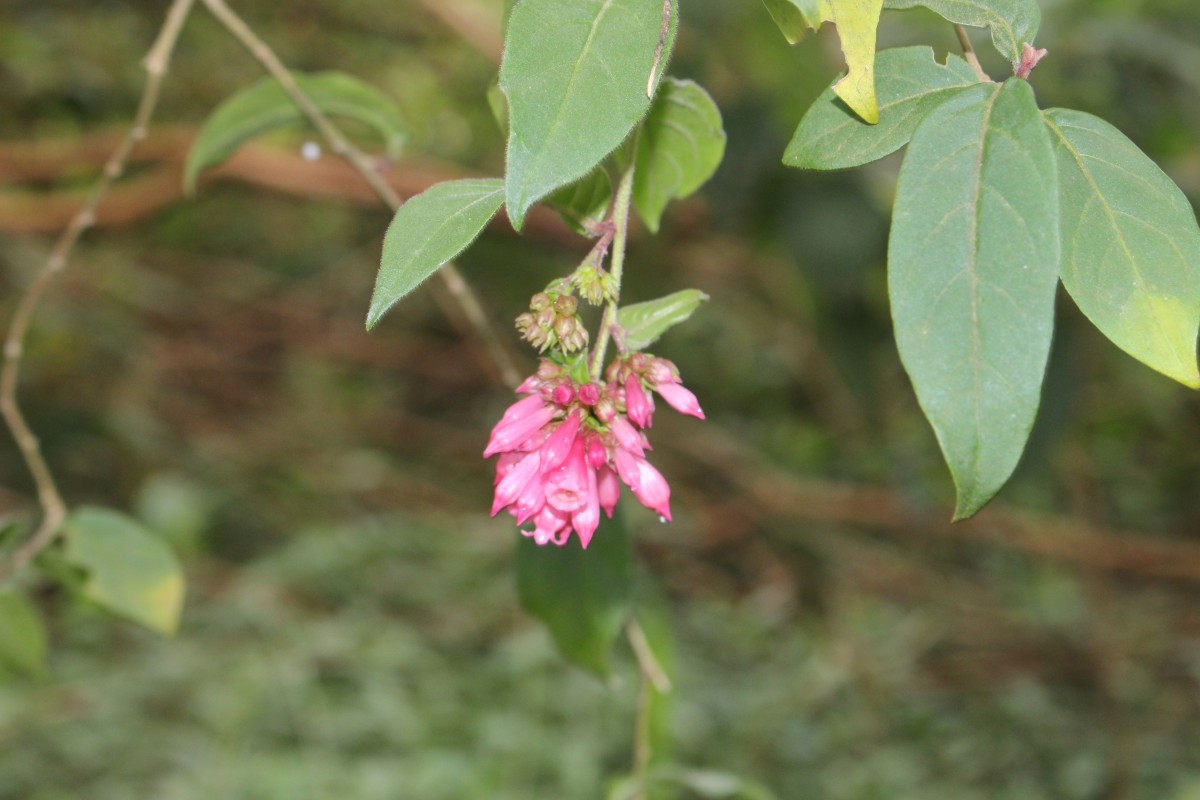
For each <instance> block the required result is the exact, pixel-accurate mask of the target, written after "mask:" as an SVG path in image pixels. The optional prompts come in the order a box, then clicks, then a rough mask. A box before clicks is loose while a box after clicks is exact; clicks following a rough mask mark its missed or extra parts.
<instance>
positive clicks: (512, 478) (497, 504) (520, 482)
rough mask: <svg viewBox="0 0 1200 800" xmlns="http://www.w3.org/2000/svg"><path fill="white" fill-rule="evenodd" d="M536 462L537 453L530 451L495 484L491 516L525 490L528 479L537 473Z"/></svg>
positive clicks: (537, 460)
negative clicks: (494, 497)
mask: <svg viewBox="0 0 1200 800" xmlns="http://www.w3.org/2000/svg"><path fill="white" fill-rule="evenodd" d="M538 462H539V458H538V454H537V453H530V454H529V455H527V456H525V458H523V459H521V460H520V461H519V462H518V463H517V464H516V465H514V466H513V468H512V469H510V470H509V471H508V474H507V475H505V476H504V478H503V479H502V480H501V481H500V483H499V484H497V485H496V499H495V500H493V501H492V516H493V517H494V516H496V514H498V513H499V512H500V509H502V508H504V507H505V506H507V505H509V504H510V503H512V501H514V500H516V499H517V497H518V496H520V494H521V492H522V491H524V490H525V486H526V485H527V484H528V483H529V481H530V479H532V478H533V476H534V475H537V473H538V466H539V464H538Z"/></svg>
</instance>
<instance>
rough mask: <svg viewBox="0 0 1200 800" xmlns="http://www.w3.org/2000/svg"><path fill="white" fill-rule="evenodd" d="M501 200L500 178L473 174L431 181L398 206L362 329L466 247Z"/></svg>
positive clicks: (384, 242)
mask: <svg viewBox="0 0 1200 800" xmlns="http://www.w3.org/2000/svg"><path fill="white" fill-rule="evenodd" d="M502 202H504V181H502V180H500V179H499V178H475V179H467V180H459V181H445V182H444V183H439V184H436V185H434V186H431V187H430V188H429V189H426V190H425V191H424V192H421V194H419V195H417V196H416V197H412V198H410V199H409V201H408V202H407V203H405V204H404V205H402V206H400V210H398V211H397V212H396V216H395V217H393V218H392V222H391V224H390V225H388V229H387V233H386V234H385V235H384V237H383V257H382V258H381V259H380V262H379V275H378V276H377V277H376V279H375V293H374V294H373V295H372V296H371V310H370V311H369V312H368V313H367V330H370V329H371V328H374V327H375V325H376V323H378V322H379V320H380V319H381V318H382V317H383V315H384V314H386V313H387V312H388V310H389V309H391V307H392V306H394V305H395V304H396V302H397V301H399V300H400V298H402V297H404V296H405V295H406V294H408V293H409V292H411V291H412V290H413V289H415V288H417V286H418V285H420V283H421V282H422V281H423V280H425V279H426V278H428V277H429V276H430V275H432V274H433V273H435V272H437V271H438V270H439V269H441V268H442V265H443V264H445V263H446V262H447V261H449V260H451V259H452V258H454V257H455V256H457V255H458V254H459V253H461V252H462V251H463V250H466V249H467V246H468V245H470V244H471V242H473V241H475V238H476V237H477V236H479V234H480V232H482V231H483V229H484V226H486V225H487V224H488V222H489V221H491V219H492V217H494V216H495V215H496V211H498V210H499V209H500V204H501V203H502Z"/></svg>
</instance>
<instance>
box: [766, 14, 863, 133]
mask: <svg viewBox="0 0 1200 800" xmlns="http://www.w3.org/2000/svg"><path fill="white" fill-rule="evenodd" d="M764 3H765V4H766V6H767V11H769V12H770V14H771V16H772V17H773V18H774V19H775V22H776V24H777V25H778V26H779V29H780V30H781V31H783V35H784V36H785V37H786V38H787V40H788V41H789V42H791V43H792V44H795V43H796V42H797V41H799V39H800V37H801V36H803V35H804V31H805V29H806V28H812V29H813V30H816V29H817V28H819V27H821V24H822V23H823V22H832V23H833V24H834V25H836V26H837V29H838V39H840V40H841V43H842V53H843V55H845V57H846V67H847V74H846V76H845V77H843V78H842V79H841V80H840V81H838V82H837V83H835V84H834V86H833V91H834V93H835V94H837V96H838V97H840V98H842V100H843V101H844V102H845V103H846V105H848V106H849V107H850V108H852V109H854V113H856V114H858V115H859V116H860V117H862V118H863V119H864V120H866V121H867V122H869V123H871V124H874V123H876V122H878V121H879V109H878V107H877V105H876V101H875V66H874V65H875V31H876V29H877V28H878V27H879V15H880V13H881V12H882V10H883V0H764Z"/></svg>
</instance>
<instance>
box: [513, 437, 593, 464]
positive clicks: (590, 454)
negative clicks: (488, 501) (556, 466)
mask: <svg viewBox="0 0 1200 800" xmlns="http://www.w3.org/2000/svg"><path fill="white" fill-rule="evenodd" d="M587 461H588V464H589V465H590V466H591V467H592V468H593V469H600V468H601V467H603V466H604V465H605V464H607V463H608V448H607V447H605V446H604V442H602V441H600V437H599V436H596V435H595V434H592V435H591V436H589V437H588V440H587ZM497 466H499V465H497Z"/></svg>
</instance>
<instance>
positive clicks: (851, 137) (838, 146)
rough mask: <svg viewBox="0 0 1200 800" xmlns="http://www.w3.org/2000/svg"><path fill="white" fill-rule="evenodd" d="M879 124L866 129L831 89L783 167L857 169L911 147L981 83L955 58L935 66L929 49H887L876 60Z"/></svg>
mask: <svg viewBox="0 0 1200 800" xmlns="http://www.w3.org/2000/svg"><path fill="white" fill-rule="evenodd" d="M875 73H876V75H877V77H878V80H877V83H876V88H877V90H878V93H879V124H877V125H868V124H867V123H865V122H863V121H862V119H860V118H859V117H858V115H856V114H855V113H854V112H853V111H851V110H850V107H849V106H847V105H846V104H845V103H843V102H842V101H841V99H840V98H839V97H838V96H837V95H836V94H834V92H833V87H832V86H831V87H829V88H828V89H826V90H825V91H824V93H822V94H821V96H820V97H818V98H817V100H816V102H814V103H813V104H812V107H811V108H809V110H808V112H807V113H806V114H805V115H804V119H802V120H800V126H799V127H798V128H796V133H795V135H793V136H792V141H791V142H790V143H789V144H788V147H787V150H786V151H785V152H784V154H783V163H784V164H787V165H788V166H789V167H800V168H803V169H845V168H847V167H857V166H859V165H860V164H866V163H868V162H871V161H875V160H876V159H879V158H883V157H884V156H886V155H888V154H890V153H893V152H895V151H896V150H899V149H900V148H901V147H903V146H904V145H906V144H908V140H909V138H910V137H911V136H912V133H913V131H914V130H916V129H917V125H919V124H920V123H921V120H923V119H925V115H926V114H928V113H929V112H930V111H931V110H932V109H934V108H936V107H937V106H938V105H939V104H940V103H942V102H944V101H945V100H946V99H948V98H950V97H953V96H954V95H955V94H957V93H958V92H960V91H962V90H963V89H964V88H966V87H968V86H973V85H975V84H977V83H979V76H978V75H976V74H975V71H974V70H973V69H971V66H970V65H969V64H968V63H967V62H966V61H964V60H963V59H961V58H959V57H958V56H956V55H950V56H949V57H948V58H947V59H946V64H945V65H944V66H943V65H942V64H939V63H937V61H936V60H934V57H933V50H932V49H930V48H928V47H898V48H895V49H893V50H884V51H883V52H882V53H880V54H879V57H878V58H876V59H875Z"/></svg>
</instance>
